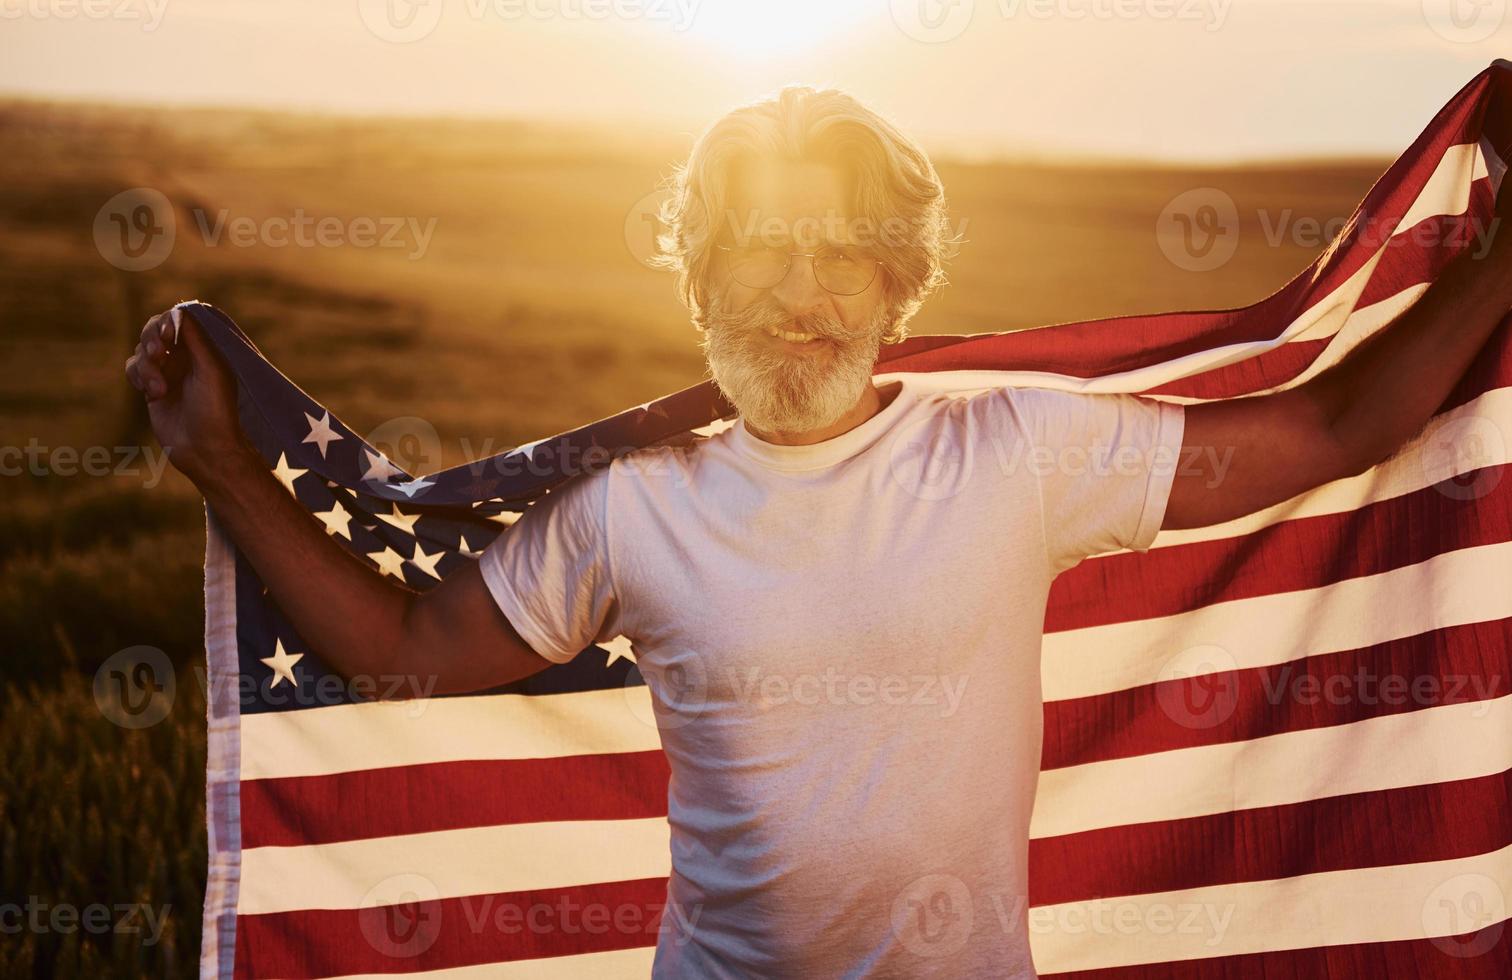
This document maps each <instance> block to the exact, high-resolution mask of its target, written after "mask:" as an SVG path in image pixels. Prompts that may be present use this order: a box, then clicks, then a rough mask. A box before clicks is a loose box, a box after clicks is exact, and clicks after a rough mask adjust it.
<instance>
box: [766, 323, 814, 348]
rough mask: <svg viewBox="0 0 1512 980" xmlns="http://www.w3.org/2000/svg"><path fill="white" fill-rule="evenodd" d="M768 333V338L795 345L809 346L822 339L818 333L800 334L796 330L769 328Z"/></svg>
mask: <svg viewBox="0 0 1512 980" xmlns="http://www.w3.org/2000/svg"><path fill="white" fill-rule="evenodd" d="M766 332H767V335H768V336H771V337H778V338H781V339H782V340H786V341H788V342H789V343H793V344H808V343H812V342H813V341H816V340H818V339H820V338H819V335H818V334H816V333H798V332H797V331H794V330H778V329H777V328H776V327H767V328H766Z"/></svg>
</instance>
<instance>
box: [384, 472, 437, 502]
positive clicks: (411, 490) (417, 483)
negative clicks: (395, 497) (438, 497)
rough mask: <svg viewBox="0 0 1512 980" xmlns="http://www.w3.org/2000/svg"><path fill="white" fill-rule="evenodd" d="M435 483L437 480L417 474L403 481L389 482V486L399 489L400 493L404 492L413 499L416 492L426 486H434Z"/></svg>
mask: <svg viewBox="0 0 1512 980" xmlns="http://www.w3.org/2000/svg"><path fill="white" fill-rule="evenodd" d="M435 485H436V481H435V480H427V479H426V478H425V477H423V476H417V477H415V478H414V479H413V480H406V481H405V482H403V483H390V484H389V486H391V487H393V488H394V489H395V490H398V491H399V492H400V493H402V494H404V495H405V496H406V497H409V498H410V499H411V500H413V499H414V497H415V494H417V493H419V492H420V491H421V490H424V489H425V488H426V487H433V486H435Z"/></svg>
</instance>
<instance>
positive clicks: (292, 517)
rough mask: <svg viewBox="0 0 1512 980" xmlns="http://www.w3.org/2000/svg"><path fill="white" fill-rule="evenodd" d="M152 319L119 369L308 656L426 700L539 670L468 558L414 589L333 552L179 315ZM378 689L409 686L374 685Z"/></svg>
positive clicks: (231, 382)
mask: <svg viewBox="0 0 1512 980" xmlns="http://www.w3.org/2000/svg"><path fill="white" fill-rule="evenodd" d="M181 323H182V329H181V330H179V331H178V342H177V344H175V342H174V335H175V331H174V330H173V329H172V318H171V316H170V315H169V314H162V315H160V316H158V317H154V318H153V319H152V320H150V321H149V322H148V323H147V326H146V327H145V328H144V329H143V331H142V339H141V342H140V343H139V344H138V345H137V350H136V352H135V353H134V354H133V356H132V357H131V358H130V359H129V360H128V361H127V363H126V374H127V377H128V379H129V380H130V381H131V383H132V384H133V385H134V386H136V387H137V388H138V389H139V390H140V391H142V392H143V394H144V396H145V397H146V398H147V402H148V414H149V416H150V417H151V420H152V426H153V431H154V433H155V434H156V435H157V437H158V440H159V442H161V443H162V444H163V446H164V448H165V449H166V450H167V452H168V458H169V459H170V460H171V461H172V462H173V463H174V465H175V466H176V467H177V468H178V469H179V470H180V471H182V472H183V473H184V474H185V475H186V476H188V477H189V479H190V480H191V481H193V482H194V484H195V486H196V487H198V488H199V490H200V492H201V493H203V494H204V496H205V500H206V501H207V503H208V504H209V505H210V507H211V509H212V510H213V511H214V512H215V516H216V518H217V519H218V521H219V523H220V524H221V526H222V527H223V528H224V529H225V530H226V532H227V533H228V534H229V535H230V537H231V539H232V541H234V542H235V543H236V546H237V548H238V549H239V550H240V551H241V552H242V554H243V555H245V556H246V558H247V560H248V561H249V562H250V563H251V564H252V567H253V568H255V569H256V570H257V573H258V576H259V577H260V578H261V579H262V581H263V582H264V584H265V585H267V587H268V592H269V594H271V595H272V597H273V599H274V600H275V601H276V602H277V603H278V606H279V608H280V609H281V610H282V611H283V613H284V614H285V615H286V616H287V617H288V619H289V621H290V622H291V623H292V624H293V625H294V628H295V629H296V630H298V631H299V635H300V637H301V638H302V639H303V640H304V641H305V642H306V643H307V644H309V647H310V652H312V653H314V654H315V655H316V656H318V657H319V658H320V659H321V660H322V661H323V662H324V663H326V664H327V665H328V666H329V667H330V668H331V669H332V670H335V671H336V672H337V673H339V674H341V675H342V676H343V677H345V678H348V679H351V678H352V677H354V676H356V675H365V676H369V677H375V678H376V677H382V676H388V677H393V676H416V677H418V678H419V679H420V688H421V689H422V690H429V691H430V692H431V693H435V694H448V693H454V692H460V691H473V690H479V689H482V688H486V687H492V686H495V685H498V684H503V683H507V682H509V681H513V680H519V679H520V678H523V677H528V676H530V675H531V674H534V673H537V672H539V671H541V670H544V669H545V668H546V667H549V666H551V664H550V662H549V661H547V660H546V659H545V658H543V657H541V656H540V655H539V654H537V653H536V652H535V651H534V650H532V649H531V648H530V646H529V645H528V644H526V642H525V641H524V640H523V639H521V637H520V635H519V633H518V632H516V630H515V628H514V627H513V625H511V624H510V622H509V620H508V618H506V617H505V615H504V613H503V612H502V611H501V610H500V609H499V606H498V604H497V602H496V601H495V600H494V598H493V596H492V595H491V594H490V592H489V590H488V588H487V587H486V586H485V584H484V582H483V576H482V574H481V572H480V571H479V569H478V565H477V563H476V562H468V563H467V564H466V565H464V566H463V567H462V568H460V569H458V570H457V571H456V572H454V573H453V574H451V575H449V576H447V578H446V579H445V580H444V581H442V582H441V583H439V584H437V585H436V586H434V587H433V588H431V589H429V590H427V591H425V592H417V591H415V590H413V589H410V588H409V587H408V586H405V585H402V584H400V583H398V582H394V581H391V580H390V579H388V578H387V577H385V576H383V575H382V574H380V573H379V572H378V571H377V570H376V569H374V568H372V567H370V566H369V565H367V564H365V563H364V562H363V561H362V560H361V559H360V558H358V557H357V556H356V555H354V554H352V553H351V552H350V551H348V550H347V549H345V548H344V547H342V546H341V545H340V544H339V543H338V542H337V541H336V540H335V539H334V538H332V537H331V536H330V535H328V534H327V533H326V531H325V529H324V528H323V527H322V526H321V525H320V523H319V522H318V521H317V520H316V518H315V517H314V516H313V515H312V514H310V513H309V512H308V511H307V510H306V509H305V508H304V507H303V506H302V505H300V503H299V502H298V501H296V500H294V499H293V497H292V496H291V495H290V494H289V492H288V491H287V490H285V489H284V487H283V485H282V484H280V483H279V482H278V481H277V479H275V478H274V476H273V474H272V472H271V471H270V470H269V468H268V466H267V464H266V463H265V462H264V461H263V459H262V457H261V455H259V454H258V453H257V451H256V450H255V449H254V448H253V447H252V446H251V444H250V443H248V442H247V440H246V438H245V436H244V435H243V434H242V432H241V429H240V425H239V423H238V421H237V417H236V382H235V379H234V378H233V377H232V376H231V373H230V370H229V369H228V368H227V367H226V365H225V363H224V361H223V359H222V358H221V356H220V354H219V353H218V352H217V351H215V350H214V349H213V348H212V346H211V344H210V343H209V340H208V339H207V338H206V337H205V336H204V334H203V332H202V330H201V328H200V327H199V325H198V324H197V323H196V322H194V318H193V317H192V316H190V315H183V316H182V320H181ZM376 687H377V689H378V690H386V689H392V688H396V687H397V688H409V687H410V686H409V685H386V684H378V685H376Z"/></svg>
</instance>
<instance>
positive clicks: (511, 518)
mask: <svg viewBox="0 0 1512 980" xmlns="http://www.w3.org/2000/svg"><path fill="white" fill-rule="evenodd" d="M488 519H489V520H491V521H498V522H499V523H500V524H503V525H504V526H505V527H509V525H511V524H513V523H514V522H515V521H517V520H519V519H520V515H519V514H516V513H515V512H514V511H512V510H502V511H500V512H499V513H497V514H489V515H488Z"/></svg>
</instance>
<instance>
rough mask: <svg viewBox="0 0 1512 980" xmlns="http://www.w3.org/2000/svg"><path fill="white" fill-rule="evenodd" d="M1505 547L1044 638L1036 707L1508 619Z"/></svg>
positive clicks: (1509, 573)
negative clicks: (1039, 697) (1040, 692)
mask: <svg viewBox="0 0 1512 980" xmlns="http://www.w3.org/2000/svg"><path fill="white" fill-rule="evenodd" d="M1508 582H1512V542H1502V543H1500V544H1488V545H1481V546H1479V547H1474V548H1461V549H1460V550H1458V551H1450V552H1446V553H1444V554H1441V555H1435V556H1434V557H1432V558H1429V559H1427V560H1426V561H1421V562H1418V563H1417V564H1414V565H1406V566H1403V567H1401V568H1394V569H1391V570H1390V571H1386V572H1378V573H1376V574H1374V575H1362V576H1359V577H1358V578H1350V579H1344V580H1343V581H1340V582H1334V583H1332V584H1331V585H1324V586H1320V587H1318V588H1315V589H1299V590H1297V591H1295V592H1279V593H1274V594H1271V595H1262V596H1255V597H1253V598H1249V599H1233V600H1230V601H1228V602H1215V603H1212V604H1210V605H1206V606H1202V607H1201V608H1198V609H1193V610H1191V611H1189V612H1183V613H1177V614H1175V615H1172V616H1163V617H1160V618H1157V619H1141V620H1131V621H1129V622H1122V623H1110V624H1108V625H1106V626H1088V627H1085V628H1083V629H1075V630H1062V631H1060V632H1057V633H1046V634H1045V638H1044V643H1043V644H1042V646H1041V654H1042V655H1041V658H1040V670H1041V683H1042V685H1043V691H1044V697H1045V700H1046V701H1061V700H1067V699H1070V698H1081V697H1088V696H1090V695H1094V694H1107V693H1110V692H1112V691H1122V690H1126V689H1128V688H1133V687H1143V686H1144V685H1146V684H1153V683H1155V682H1156V681H1160V680H1168V679H1171V678H1173V677H1193V676H1199V675H1203V674H1213V673H1222V672H1225V671H1230V670H1245V669H1248V668H1252V667H1263V666H1270V665H1274V664H1283V663H1289V662H1291V661H1296V660H1301V659H1303V658H1305V657H1314V656H1318V655H1320V654H1325V653H1336V652H1339V651H1342V650H1356V649H1359V648H1361V647H1367V646H1371V645H1372V644H1376V643H1385V642H1386V641H1388V640H1396V639H1400V638H1402V637H1407V636H1416V635H1418V634H1419V633H1426V632H1428V631H1430V630H1437V629H1444V628H1445V627H1449V626H1459V625H1462V624H1465V623H1484V622H1490V621H1493V620H1498V619H1505V618H1507V617H1508V616H1512V588H1508V587H1507V583H1508Z"/></svg>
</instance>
